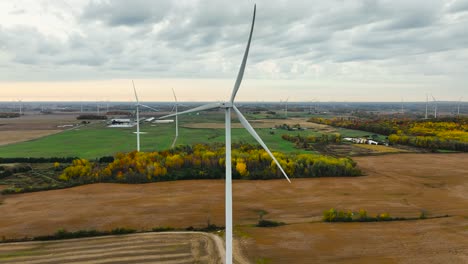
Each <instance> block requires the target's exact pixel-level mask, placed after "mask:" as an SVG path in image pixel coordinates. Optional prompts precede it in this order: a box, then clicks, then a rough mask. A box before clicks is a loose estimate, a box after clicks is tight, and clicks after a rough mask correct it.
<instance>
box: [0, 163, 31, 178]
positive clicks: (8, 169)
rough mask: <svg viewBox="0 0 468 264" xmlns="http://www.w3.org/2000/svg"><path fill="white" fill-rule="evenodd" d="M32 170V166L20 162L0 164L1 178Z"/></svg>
mask: <svg viewBox="0 0 468 264" xmlns="http://www.w3.org/2000/svg"><path fill="white" fill-rule="evenodd" d="M30 170H32V168H31V166H29V165H24V164H19V165H14V166H0V179H1V178H5V177H8V176H11V175H13V174H15V173H19V172H27V171H30Z"/></svg>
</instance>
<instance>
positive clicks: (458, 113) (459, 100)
mask: <svg viewBox="0 0 468 264" xmlns="http://www.w3.org/2000/svg"><path fill="white" fill-rule="evenodd" d="M462 99H463V97H460V99H458V105H457V116H460V104H461V101H462Z"/></svg>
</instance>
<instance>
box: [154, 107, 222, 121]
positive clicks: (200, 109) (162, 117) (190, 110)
mask: <svg viewBox="0 0 468 264" xmlns="http://www.w3.org/2000/svg"><path fill="white" fill-rule="evenodd" d="M220 106H221V104H220V103H212V104H206V105H202V106H198V107H195V108H192V109H189V110H186V111H183V112H179V113H175V114H170V115H165V116H161V117H160V118H158V119H164V118H168V117H172V116H176V115H183V114H188V113H193V112H200V111H204V110H210V109H215V108H219V107H220Z"/></svg>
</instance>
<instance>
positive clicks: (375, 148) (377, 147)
mask: <svg viewBox="0 0 468 264" xmlns="http://www.w3.org/2000/svg"><path fill="white" fill-rule="evenodd" d="M353 146H356V147H358V148H363V149H368V150H371V151H374V152H376V153H397V152H408V150H404V149H398V148H393V147H387V146H384V145H369V144H353Z"/></svg>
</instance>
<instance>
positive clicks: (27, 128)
mask: <svg viewBox="0 0 468 264" xmlns="http://www.w3.org/2000/svg"><path fill="white" fill-rule="evenodd" d="M77 116H78V114H76V113H59V114H48V115H43V114H39V113H28V114H26V115H24V116H21V117H19V118H2V119H0V146H1V145H6V144H11V143H17V142H22V141H26V140H32V139H36V138H40V137H44V136H47V135H51V134H55V133H58V132H60V131H63V130H64V129H67V128H60V127H58V126H60V125H68V124H77V123H79V121H78V120H76V117H77Z"/></svg>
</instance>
